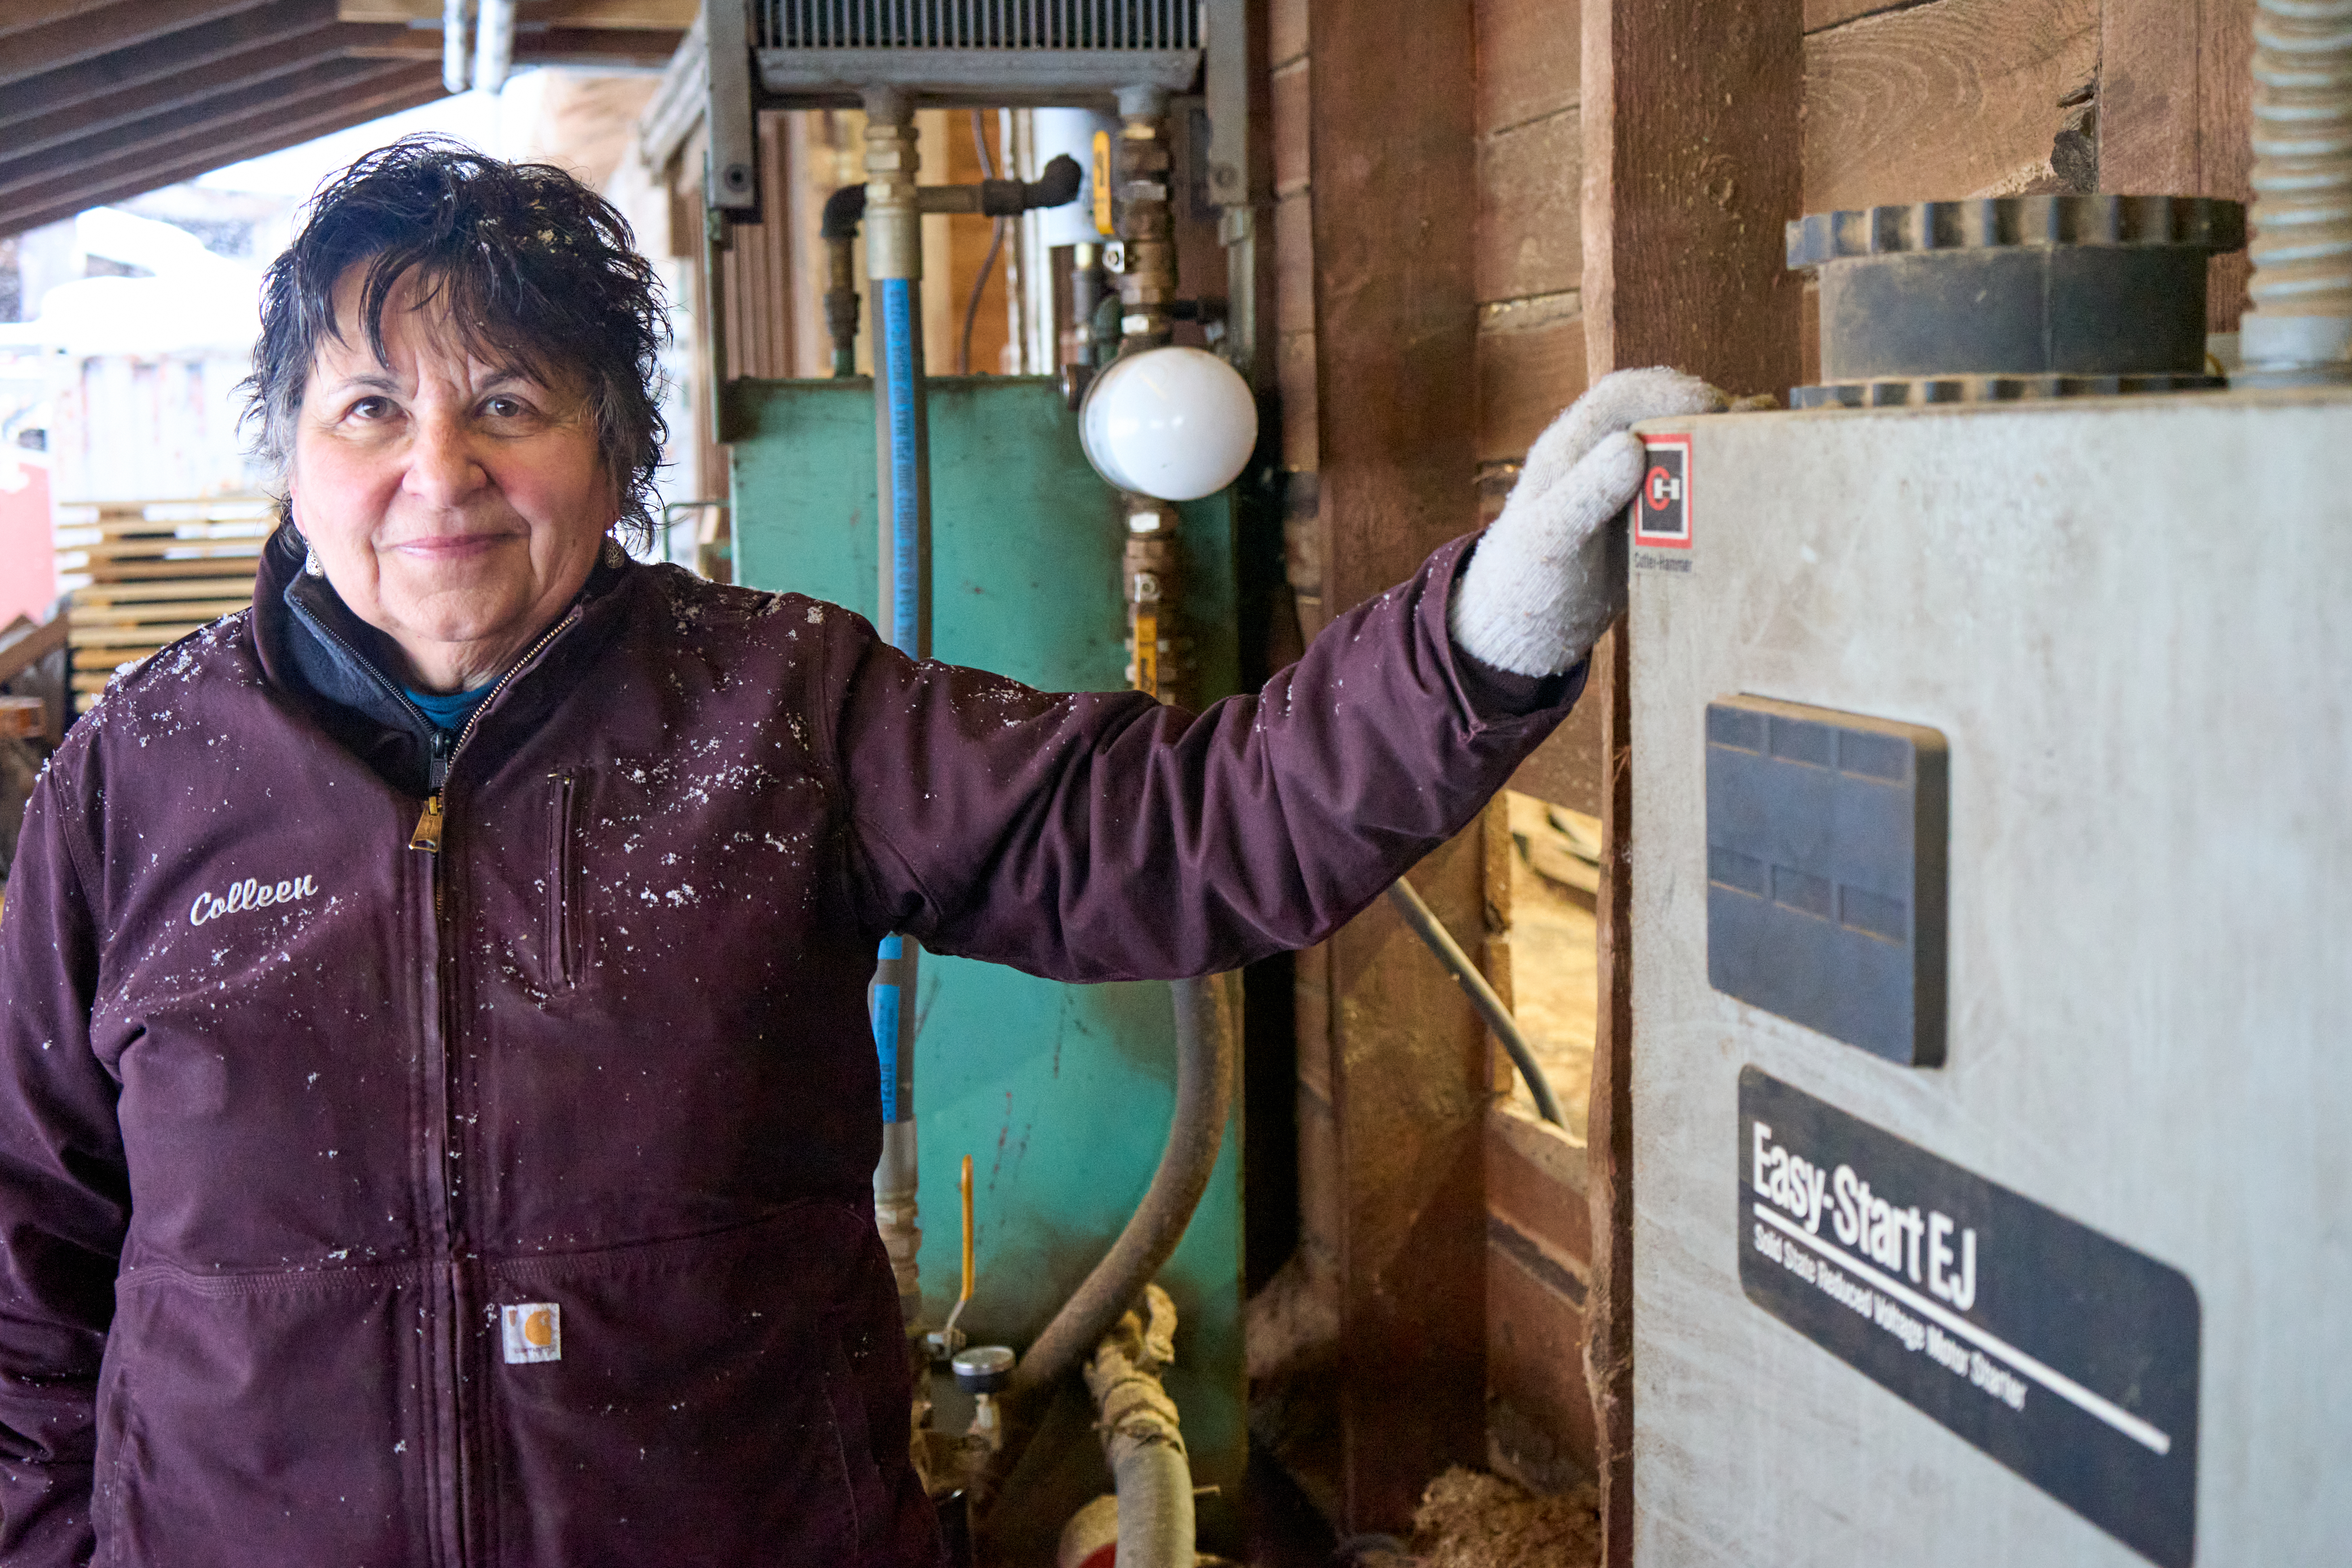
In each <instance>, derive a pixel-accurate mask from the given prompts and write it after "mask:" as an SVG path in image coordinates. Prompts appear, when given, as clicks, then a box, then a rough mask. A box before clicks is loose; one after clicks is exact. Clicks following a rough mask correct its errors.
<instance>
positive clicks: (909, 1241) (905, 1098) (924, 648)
mask: <svg viewBox="0 0 2352 1568" xmlns="http://www.w3.org/2000/svg"><path fill="white" fill-rule="evenodd" d="M920 163H921V153H920V152H919V148H918V145H917V142H916V140H915V116H914V108H913V104H912V103H911V101H910V100H908V97H907V95H906V94H905V93H903V92H900V91H898V90H897V89H892V88H876V89H872V90H870V91H868V92H867V93H866V212H865V226H866V277H867V278H868V279H871V280H872V286H873V292H874V302H875V318H876V325H877V341H876V343H875V353H874V420H875V450H876V475H875V479H876V485H877V493H878V497H879V503H880V510H881V514H882V525H883V528H884V530H885V534H884V539H883V550H882V583H881V590H882V591H881V612H882V615H881V619H882V624H883V626H886V627H887V629H888V635H889V637H890V641H891V643H892V645H893V646H894V647H897V648H898V650H899V651H900V652H901V653H903V654H905V655H906V656H907V657H908V658H929V657H930V653H931V614H930V609H931V605H930V589H931V562H930V553H931V508H930V453H929V421H928V420H927V419H926V417H925V410H924V406H923V313H922V299H921V293H922V277H923V237H922V217H921V213H920V209H919V207H918V205H916V204H917V196H916V192H915V175H916V173H917V171H918V169H919V167H920ZM920 951H921V950H920V949H919V948H918V947H917V946H916V944H915V942H913V941H911V940H910V939H908V938H906V937H902V936H898V935H892V936H889V937H886V938H885V939H884V940H883V942H882V951H881V954H880V960H879V962H878V963H877V965H876V969H875V981H874V989H873V1005H872V1014H871V1016H872V1019H873V1024H874V1045H875V1050H876V1052H877V1055H878V1056H879V1058H880V1061H881V1064H882V1160H881V1163H879V1164H877V1166H876V1167H875V1169H874V1217H875V1223H876V1225H877V1227H878V1228H879V1229H880V1231H881V1233H882V1240H883V1245H884V1247H886V1248H887V1249H888V1251H889V1254H890V1265H891V1268H892V1270H893V1271H894V1272H895V1273H896V1275H897V1276H898V1300H899V1303H900V1306H901V1308H902V1310H905V1311H906V1313H907V1315H908V1319H909V1321H911V1320H912V1319H914V1318H915V1317H917V1316H919V1314H920V1312H921V1310H922V1289H921V1280H920V1277H919V1273H918V1270H917V1268H916V1258H917V1255H918V1253H919V1251H920V1250H921V1247H922V1235H923V1233H922V1228H921V1226H919V1224H918V1223H917V1220H918V1217H919V1213H920V1209H919V1203H918V1188H919V1179H918V1167H917V1162H916V1137H915V1008H914V999H915V981H916V976H917V969H918V963H919V953H920Z"/></svg>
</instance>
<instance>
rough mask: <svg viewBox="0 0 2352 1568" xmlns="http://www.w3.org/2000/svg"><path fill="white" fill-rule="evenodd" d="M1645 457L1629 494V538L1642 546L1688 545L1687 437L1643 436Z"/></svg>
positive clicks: (1683, 547)
mask: <svg viewBox="0 0 2352 1568" xmlns="http://www.w3.org/2000/svg"><path fill="white" fill-rule="evenodd" d="M1642 441H1643V447H1645V448H1646V449H1647V452H1648V458H1647V460H1646V461H1645V462H1644V463H1643V468H1642V489H1641V493H1640V494H1639V495H1637V496H1635V497H1634V498H1633V542H1634V543H1635V544H1636V545H1638V546H1640V547H1642V548H1643V549H1645V550H1688V549H1689V548H1690V547H1691V493H1690V492H1691V438H1690V437H1688V436H1645V437H1643V438H1642Z"/></svg>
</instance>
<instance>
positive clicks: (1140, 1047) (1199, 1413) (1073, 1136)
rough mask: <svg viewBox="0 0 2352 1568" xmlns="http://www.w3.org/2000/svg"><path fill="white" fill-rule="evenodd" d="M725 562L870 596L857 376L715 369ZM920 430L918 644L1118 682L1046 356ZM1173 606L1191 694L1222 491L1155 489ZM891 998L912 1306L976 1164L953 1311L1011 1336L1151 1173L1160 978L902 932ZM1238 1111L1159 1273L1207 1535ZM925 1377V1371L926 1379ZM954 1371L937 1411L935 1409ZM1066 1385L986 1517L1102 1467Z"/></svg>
mask: <svg viewBox="0 0 2352 1568" xmlns="http://www.w3.org/2000/svg"><path fill="white" fill-rule="evenodd" d="M728 395H729V398H730V427H731V429H732V431H733V433H734V436H735V439H734V442H733V444H732V454H733V458H732V462H733V471H732V482H733V498H734V514H733V517H734V521H733V530H734V541H735V543H734V549H735V561H736V575H737V579H738V580H739V581H740V582H741V583H743V584H747V585H749V586H752V587H758V588H767V589H790V590H792V591H793V592H797V593H803V594H809V595H815V596H817V597H819V598H823V599H826V600H828V601H831V602H833V603H835V604H838V605H843V606H844V607H845V608H847V609H851V610H854V611H856V613H858V614H860V615H863V616H867V617H868V618H869V619H871V618H874V617H875V616H876V615H877V600H878V598H879V595H880V574H881V563H880V551H881V533H880V530H879V528H878V526H877V481H876V452H875V440H876V434H875V415H874V391H873V384H872V383H871V382H870V381H869V380H866V379H865V378H863V377H856V378H849V377H844V378H840V379H835V380H828V381H739V382H736V383H734V384H732V385H731V386H730V389H729V394H728ZM925 395H926V398H927V400H928V416H929V438H930V463H929V470H930V499H931V511H932V525H931V528H932V531H931V583H932V592H931V605H932V626H931V647H932V650H933V653H934V654H935V656H936V657H938V658H940V659H942V660H945V661H948V662H950V663H956V664H963V665H971V666H974V667H978V668H985V669H990V670H993V671H995V672H997V673H999V674H1003V675H1006V676H1010V677H1012V678H1013V679H1018V680H1021V681H1024V682H1026V683H1028V684H1031V685H1034V686H1038V687H1042V688H1045V689H1055V690H1116V689H1122V688H1124V687H1125V686H1126V685H1127V684H1128V681H1127V679H1126V668H1127V657H1128V656H1127V650H1126V642H1125V636H1126V623H1125V618H1124V612H1123V608H1122V600H1121V594H1120V562H1121V552H1122V551H1123V549H1124V547H1125V543H1126V531H1125V528H1124V525H1123V521H1122V518H1121V513H1120V505H1119V498H1118V493H1117V492H1116V491H1114V490H1112V489H1110V488H1109V487H1108V485H1106V484H1105V483H1104V482H1103V480H1102V479H1100V478H1098V477H1097V475H1096V474H1095V472H1094V470H1093V469H1092V468H1090V467H1089V466H1088V465H1087V460H1086V458H1085V456H1084V454H1083V452H1082V451H1081V449H1080V447H1079V441H1078V433H1077V422H1076V418H1075V417H1074V416H1072V414H1071V413H1070V411H1069V409H1068V407H1067V406H1066V403H1065V402H1064V398H1063V395H1062V391H1061V389H1060V387H1059V386H1058V384H1055V383H1054V382H1051V381H1048V380H1045V379H1044V378H1034V377H1017V376H972V377H949V376H941V377H936V378H932V379H929V381H927V383H926V385H925ZM1179 511H1180V513H1181V529H1180V531H1179V539H1180V545H1181V572H1182V580H1183V584H1184V601H1183V602H1184V605H1185V608H1184V612H1183V620H1182V626H1181V632H1182V633H1183V634H1184V635H1186V636H1188V637H1190V639H1191V661H1192V668H1193V669H1194V670H1195V671H1196V678H1195V686H1196V689H1197V690H1198V691H1199V692H1200V694H1201V696H1202V700H1211V699H1213V698H1215V697H1218V696H1222V695H1224V694H1226V693H1228V692H1230V691H1232V690H1234V688H1235V685H1236V681H1237V676H1238V668H1239V660H1238V647H1237V639H1236V636H1235V605H1234V597H1235V585H1234V530H1233V516H1232V507H1231V502H1230V500H1229V498H1228V497H1227V496H1223V495H1220V496H1215V497H1211V498H1209V499H1208V500H1201V501H1194V502H1188V503H1185V504H1184V505H1183V506H1181V508H1179ZM912 1005H913V1007H914V1009H915V1017H916V1027H917V1034H918V1041H919V1048H920V1051H921V1057H922V1069H921V1077H920V1079H919V1081H918V1083H917V1086H916V1098H917V1104H918V1108H919V1117H920V1123H921V1130H922V1131H921V1140H920V1149H919V1164H920V1176H921V1186H922V1191H923V1192H924V1193H925V1194H930V1195H929V1198H928V1200H927V1201H926V1204H925V1205H924V1227H923V1228H924V1235H923V1241H922V1248H921V1253H920V1277H921V1282H922V1289H923V1308H924V1310H923V1313H922V1319H923V1321H924V1322H925V1324H927V1325H931V1326H936V1325H937V1324H939V1323H940V1322H942V1321H945V1319H946V1318H947V1316H948V1313H949V1311H950V1309H951V1308H952V1306H953V1304H954V1300H955V1297H956V1292H957V1286H958V1281H959V1275H960V1258H959V1251H960V1241H961V1238H960V1236H959V1233H958V1224H957V1216H956V1209H955V1205H954V1204H953V1202H952V1201H951V1198H950V1194H954V1193H955V1192H956V1188H957V1176H958V1170H959V1166H960V1163H961V1158H962V1157H963V1156H964V1155H967V1154H969V1155H971V1158H972V1161H973V1164H974V1189H975V1200H976V1207H977V1223H976V1226H975V1237H976V1248H977V1265H978V1271H977V1289H976V1290H975V1293H974V1296H973V1300H972V1301H971V1306H970V1307H969V1308H968V1309H967V1310H966V1311H965V1313H964V1315H963V1318H962V1320H961V1323H960V1325H959V1326H960V1327H961V1328H962V1329H963V1330H965V1331H966V1332H967V1333H968V1334H969V1335H970V1336H971V1339H972V1341H973V1342H976V1343H977V1342H995V1343H1001V1344H1007V1345H1011V1346H1013V1347H1015V1348H1016V1349H1025V1347H1026V1346H1027V1345H1028V1344H1029V1342H1031V1341H1032V1340H1033V1339H1034V1337H1035V1335H1036V1334H1037V1333H1038V1331H1040V1330H1042V1329H1043V1328H1044V1327H1045V1324H1046V1322H1047V1321H1049V1320H1050V1319H1051V1318H1052V1316H1053V1314H1054V1312H1055V1310H1056V1309H1057V1308H1058V1307H1060V1305H1061V1304H1062V1302H1063V1301H1064V1300H1066V1299H1067V1298H1068V1297H1069V1295H1070V1293H1071V1292H1072V1291H1073V1290H1074V1289H1076V1287H1077V1286H1078V1284H1079V1283H1080V1281H1081V1280H1082V1279H1084V1278H1085V1277H1086V1275H1087V1271H1088V1270H1089V1269H1091V1268H1093V1267H1094V1265H1095V1263H1096V1262H1097V1260H1098V1259H1099V1258H1101V1257H1102V1255H1103V1253H1104V1252H1105V1251H1106V1250H1107V1249H1108V1247H1109V1245H1110V1243H1111V1242H1112V1240H1113V1239H1114V1238H1115V1237H1117V1236H1118V1232H1119V1229H1120V1227H1121V1226H1123V1225H1124V1224H1125V1223H1126V1221H1127V1218H1128V1216H1129V1215H1130V1214H1131V1213H1132V1212H1133V1211H1134V1209H1135V1206H1136V1205H1137V1203H1138V1202H1139V1200H1140V1198H1141V1197H1142V1195H1143V1193H1144V1190H1145V1188H1146V1186H1147V1185H1148V1184H1150V1180H1151V1175H1152V1172H1153V1170H1154V1168H1155V1166H1156V1165H1157V1163H1158V1162H1159V1158H1160V1151H1161V1148H1162V1146H1163V1144H1164V1142H1165V1140H1166V1137H1167V1131H1168V1126H1169V1120H1170V1116H1171V1112H1172V1110H1173V1107H1174V1096H1175V1060H1176V1057H1175V1030H1174V1022H1173V1016H1172V1010H1171V1005H1170V994H1169V987H1168V986H1167V985H1166V984H1157V983H1144V984H1109V985H1065V984H1056V983H1055V982H1051V981H1045V980H1040V979H1037V978H1035V977H1034V976H1031V975H1027V974H1023V973H1018V972H1016V971H1013V970H1011V969H1006V968H1003V967H1001V966H998V965H993V964H986V963H973V962H970V961H966V960H960V959H954V958H946V957H934V956H931V955H929V954H926V955H925V957H924V961H923V966H922V969H921V971H920V979H919V982H918V985H917V989H916V993H915V995H914V997H913V998H912ZM1240 1116H1241V1111H1240V1109H1239V1098H1238V1090H1236V1099H1235V1110H1234V1118H1233V1120H1234V1125H1232V1126H1230V1127H1229V1128H1228V1129H1227V1131H1226V1135H1225V1139H1224V1143H1223V1151H1222V1152H1221V1153H1220V1156H1219V1159H1218V1163H1217V1166H1216V1169H1215V1172H1214V1174H1213V1177H1212V1179H1211V1182H1210V1185H1209V1188H1208V1191H1207V1193H1206V1194H1204V1195H1203V1197H1202V1201H1201V1204H1200V1206H1199V1208H1198V1209H1197V1211H1196V1212H1195V1213H1194V1215H1193V1217H1192V1225H1191V1226H1190V1228H1189V1229H1188V1231H1187V1232H1186V1234H1185V1237H1184V1240H1183V1242H1182V1244H1181V1246H1180V1247H1179V1248H1178V1249H1177V1251H1176V1253H1175V1255H1174V1256H1173V1258H1171V1260H1170V1262H1169V1263H1168V1265H1167V1266H1166V1267H1165V1268H1163V1269H1162V1270H1161V1272H1160V1276H1159V1279H1160V1283H1161V1284H1163V1285H1164V1286H1166V1287H1167V1288H1168V1289H1169V1290H1170V1291H1171V1294H1172V1295H1173V1296H1174V1297H1175V1300H1176V1304H1177V1307H1178V1310H1179V1312H1180V1315H1181V1319H1180V1327H1179V1331H1178V1338H1177V1355H1178V1359H1177V1363H1176V1365H1175V1366H1174V1367H1173V1368H1172V1369H1171V1371H1170V1373H1169V1374H1168V1377H1167V1384H1168V1389H1169V1392H1170V1394H1171V1395H1172V1396H1173V1397H1174V1398H1175V1400H1176V1402H1177V1405H1178V1406H1179V1408H1180V1409H1181V1412H1182V1415H1183V1422H1184V1435H1185V1443H1186V1447H1188V1449H1189V1450H1190V1453H1191V1457H1192V1471H1193V1479H1194V1482H1195V1484H1196V1485H1197V1486H1199V1487H1202V1488H1214V1489H1216V1491H1214V1492H1213V1493H1210V1494H1208V1495H1205V1496H1204V1497H1203V1498H1202V1503H1201V1534H1202V1543H1203V1545H1204V1546H1209V1547H1214V1546H1216V1545H1218V1544H1226V1543H1230V1542H1232V1541H1233V1540H1234V1532H1235V1531H1236V1529H1237V1523H1238V1521H1237V1518H1236V1517H1235V1510H1234V1503H1235V1502H1236V1501H1237V1500H1238V1498H1239V1496H1240V1489H1241V1481H1242V1476H1243V1471H1244V1467H1245V1463H1246V1458H1247V1441H1248V1439H1247V1433H1246V1428H1245V1424H1244V1423H1245V1402H1244V1360H1243V1347H1242V1262H1243V1259H1242V1215H1241V1170H1240V1159H1241V1135H1240V1128H1239V1121H1240ZM942 1381H944V1380H942ZM953 1397H954V1396H953V1395H952V1394H942V1396H941V1407H940V1418H941V1424H942V1425H943V1426H956V1425H957V1423H958V1415H957V1412H956V1411H955V1410H954V1409H953V1408H952V1400H953ZM1090 1420H1091V1413H1090V1411H1088V1410H1087V1408H1086V1405H1085V1401H1084V1399H1083V1397H1082V1396H1080V1397H1076V1398H1073V1397H1071V1396H1069V1395H1068V1394H1065V1395H1064V1396H1063V1397H1062V1398H1061V1399H1060V1400H1059V1401H1058V1402H1057V1403H1056V1405H1055V1406H1054V1409H1053V1411H1052V1412H1051V1413H1050V1414H1049V1415H1048V1416H1047V1417H1046V1419H1045V1423H1044V1425H1043V1426H1041V1428H1040V1429H1039V1432H1038V1434H1037V1436H1036V1438H1035V1440H1034V1442H1033V1443H1032V1444H1031V1445H1030V1447H1029V1450H1028V1452H1027V1454H1026V1455H1025V1457H1024V1459H1023V1460H1022V1463H1021V1466H1020V1468H1017V1469H1016V1470H1015V1471H1014V1472H1013V1477H1012V1479H1011V1480H1010V1482H1009V1484H1008V1485H1007V1487H1006V1489H1005V1492H1004V1494H1003V1496H1004V1499H1005V1501H1004V1503H1003V1506H1002V1508H1001V1510H999V1517H998V1519H997V1521H995V1524H994V1525H993V1527H992V1535H993V1536H995V1537H996V1538H998V1539H999V1540H1001V1541H1004V1542H1006V1543H1007V1544H1008V1545H1009V1544H1011V1543H1012V1542H1013V1541H1031V1542H1042V1543H1043V1544H1044V1545H1045V1550H1046V1552H1047V1553H1048V1555H1050V1551H1051V1545H1050V1543H1051V1542H1052V1539H1053V1532H1054V1531H1058V1530H1059V1529H1060V1527H1061V1523H1062V1521H1064V1520H1065V1519H1066V1518H1067V1517H1068V1515H1069V1513H1070V1511H1071V1510H1074V1509H1076V1507H1077V1506H1078V1505H1079V1504H1081V1503H1083V1502H1084V1501H1086V1500H1087V1498H1089V1497H1091V1496H1093V1495H1094V1494H1095V1493H1096V1492H1097V1491H1101V1490H1107V1489H1108V1485H1107V1482H1106V1479H1105V1475H1106V1473H1105V1472H1104V1471H1103V1469H1102V1468H1101V1458H1100V1453H1099V1449H1098V1447H1097V1443H1096V1440H1095V1437H1094V1436H1093V1434H1092V1432H1091V1431H1090V1430H1089V1429H1088V1423H1089V1421H1090Z"/></svg>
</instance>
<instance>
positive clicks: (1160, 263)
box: [1111, 88, 1176, 349]
mask: <svg viewBox="0 0 2352 1568" xmlns="http://www.w3.org/2000/svg"><path fill="white" fill-rule="evenodd" d="M1118 113H1119V128H1118V136H1116V137H1114V138H1113V139H1112V143H1111V207H1112V214H1113V223H1114V226H1116V227H1117V228H1118V238H1119V246H1120V248H1121V250H1122V251H1123V252H1124V253H1125V265H1124V266H1123V267H1122V268H1120V271H1119V275H1118V293H1119V299H1120V300H1121V301H1122V302H1123V304H1124V306H1125V310H1124V314H1123V315H1122V317H1121V319H1120V321H1119V339H1120V345H1121V347H1122V348H1123V349H1145V348H1157V347H1159V346H1160V344H1162V343H1164V342H1168V341H1169V340H1170V338H1171V337H1172V336H1173V333H1172V332H1171V330H1170V327H1169V321H1170V317H1169V314H1168V308H1169V307H1170V306H1171V305H1172V304H1174V303H1175V302H1176V238H1175V236H1176V226H1175V216H1174V213H1173V211H1172V209H1171V206H1170V204H1169V194H1170V193H1169V181H1170V180H1171V177H1172V174H1171V171H1172V169H1173V167H1174V160H1173V158H1172V157H1171V155H1170V153H1169V149H1168V119H1167V115H1168V95H1167V93H1166V92H1164V91H1162V90H1161V89H1158V88H1127V89H1122V90H1121V91H1120V93H1119V95H1118Z"/></svg>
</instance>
